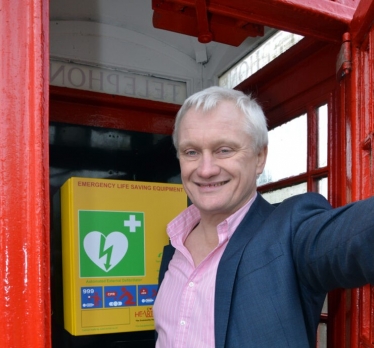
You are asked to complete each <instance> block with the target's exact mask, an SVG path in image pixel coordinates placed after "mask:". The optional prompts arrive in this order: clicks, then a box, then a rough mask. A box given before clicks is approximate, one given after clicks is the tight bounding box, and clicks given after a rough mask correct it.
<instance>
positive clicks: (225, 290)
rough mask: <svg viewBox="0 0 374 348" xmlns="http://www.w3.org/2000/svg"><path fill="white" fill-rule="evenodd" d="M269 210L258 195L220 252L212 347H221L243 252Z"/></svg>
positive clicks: (271, 208) (272, 208) (223, 343)
mask: <svg viewBox="0 0 374 348" xmlns="http://www.w3.org/2000/svg"><path fill="white" fill-rule="evenodd" d="M273 210H274V207H273V206H272V205H270V204H269V203H268V202H267V201H265V200H264V199H263V198H262V197H261V196H260V195H259V194H258V196H257V198H256V200H255V201H254V202H253V204H252V206H251V208H250V209H249V211H248V213H247V214H246V216H245V217H244V219H243V220H242V222H241V223H240V224H239V226H238V228H237V229H236V231H235V232H234V234H233V235H232V237H231V238H230V241H229V243H228V245H227V247H226V249H225V251H224V253H223V255H222V258H221V260H220V263H219V265H218V269H217V277H216V290H215V303H214V308H215V313H214V326H215V328H214V331H215V346H216V348H223V347H224V346H225V341H226V334H227V326H228V320H229V315H230V307H231V299H232V293H233V288H234V282H235V277H236V272H237V269H238V265H239V262H240V259H241V257H242V254H243V251H244V249H245V247H246V245H247V244H248V242H249V241H250V240H251V239H252V238H253V236H254V235H255V234H256V233H257V231H258V230H259V227H260V225H261V224H262V222H263V221H264V220H265V219H266V217H267V216H268V215H269V214H270V213H271V212H272V211H273Z"/></svg>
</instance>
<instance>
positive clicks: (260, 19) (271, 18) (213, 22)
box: [152, 0, 357, 46]
mask: <svg viewBox="0 0 374 348" xmlns="http://www.w3.org/2000/svg"><path fill="white" fill-rule="evenodd" d="M203 2H205V4H202V3H203ZM356 6H357V2H353V1H327V0H314V1H310V0H251V1H243V0H230V1H229V2H228V1H227V0H210V1H206V0H199V1H196V0H152V9H153V11H154V15H153V25H154V26H155V27H156V28H160V29H166V30H170V31H175V32H178V33H182V34H187V35H193V36H197V37H199V36H200V35H203V32H199V30H198V28H199V27H204V28H206V27H207V26H209V27H210V32H211V34H212V39H213V40H214V41H218V42H223V43H227V44H229V45H234V46H237V45H239V44H240V43H241V42H242V41H243V40H244V39H245V38H246V37H248V36H257V35H261V34H259V33H260V32H259V30H261V31H262V30H263V26H269V27H272V28H277V29H280V30H285V31H290V32H293V33H297V34H300V35H304V36H311V37H314V38H318V39H321V40H328V41H335V42H340V41H341V37H342V35H343V33H345V32H346V31H347V30H348V26H349V23H350V21H351V19H352V17H353V14H354V12H355V8H356ZM205 8H206V10H205V11H206V16H201V12H202V11H204V9H205ZM196 13H200V15H199V16H197V14H196ZM206 18H208V24H207V25H206V24H203V23H205V21H206ZM217 23H218V25H217ZM225 23H226V24H228V25H225ZM225 31H226V32H227V31H228V32H229V35H226V34H225ZM205 42H207V41H205Z"/></svg>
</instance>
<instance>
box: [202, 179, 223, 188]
mask: <svg viewBox="0 0 374 348" xmlns="http://www.w3.org/2000/svg"><path fill="white" fill-rule="evenodd" d="M228 182H229V180H227V181H221V182H215V183H209V184H197V185H198V186H200V187H218V186H223V185H225V184H227V183H228Z"/></svg>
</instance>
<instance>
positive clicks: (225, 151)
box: [218, 147, 232, 154]
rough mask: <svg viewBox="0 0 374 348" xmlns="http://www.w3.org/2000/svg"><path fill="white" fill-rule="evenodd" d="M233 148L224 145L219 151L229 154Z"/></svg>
mask: <svg viewBox="0 0 374 348" xmlns="http://www.w3.org/2000/svg"><path fill="white" fill-rule="evenodd" d="M231 151H232V150H231V149H230V148H227V147H222V148H220V149H219V150H218V152H219V153H222V154H228V153H230V152H231Z"/></svg>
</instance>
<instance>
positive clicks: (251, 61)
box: [218, 31, 303, 88]
mask: <svg viewBox="0 0 374 348" xmlns="http://www.w3.org/2000/svg"><path fill="white" fill-rule="evenodd" d="M302 38H303V36H300V35H297V34H292V33H288V32H285V31H278V32H277V33H276V34H275V35H274V36H272V37H271V38H270V39H268V40H267V41H265V42H264V43H263V44H262V45H261V46H260V47H259V48H257V49H256V50H254V51H252V52H251V53H249V54H248V55H247V56H246V57H244V58H243V59H241V60H240V61H239V62H238V63H237V64H235V65H234V66H233V67H232V68H230V69H229V70H228V71H226V72H225V73H224V74H223V75H222V76H220V77H219V79H218V84H219V86H222V87H227V88H234V87H235V86H237V85H238V84H239V83H240V82H242V81H244V80H245V79H247V78H248V77H249V76H251V75H253V74H254V73H255V72H256V71H258V70H260V69H261V68H263V67H264V66H265V65H266V64H268V63H270V62H271V61H272V60H274V59H275V58H277V57H279V56H280V55H281V54H282V53H283V52H286V51H287V50H288V49H289V48H291V47H292V46H293V45H295V44H296V43H298V42H299V41H300V40H301V39H302Z"/></svg>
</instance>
